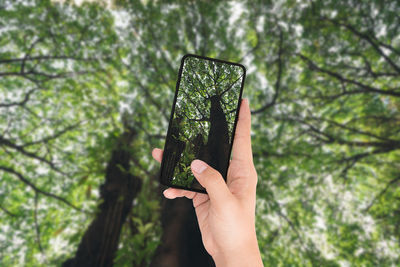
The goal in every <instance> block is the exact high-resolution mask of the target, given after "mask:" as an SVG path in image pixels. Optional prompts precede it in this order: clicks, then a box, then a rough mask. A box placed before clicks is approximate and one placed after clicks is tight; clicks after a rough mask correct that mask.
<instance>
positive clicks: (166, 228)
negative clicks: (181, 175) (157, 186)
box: [150, 198, 215, 267]
mask: <svg viewBox="0 0 400 267" xmlns="http://www.w3.org/2000/svg"><path fill="white" fill-rule="evenodd" d="M162 201H163V202H162V215H161V225H162V228H163V235H162V238H161V244H160V245H159V247H158V248H157V250H156V252H155V255H154V258H153V261H152V263H151V265H150V266H151V267H187V266H191V267H197V266H198V267H208V266H210V267H211V266H215V264H214V261H213V259H212V258H211V256H210V255H209V254H208V253H207V251H206V250H205V248H204V246H203V242H202V240H201V233H200V229H199V226H198V222H197V218H196V213H195V211H194V208H193V203H192V201H191V200H190V199H186V198H178V199H173V200H169V199H165V198H163V200H162Z"/></svg>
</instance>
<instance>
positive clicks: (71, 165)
mask: <svg viewBox="0 0 400 267" xmlns="http://www.w3.org/2000/svg"><path fill="white" fill-rule="evenodd" d="M398 14H400V5H399V3H398V2H397V1H378V0H374V1H368V2H365V1H364V2H363V1H353V0H350V1H346V2H344V1H311V2H299V1H293V0H285V1H278V2H275V1H228V2H225V1H213V3H212V4H210V3H209V2H208V1H168V3H166V2H165V3H164V2H162V1H139V0H117V1H110V4H107V3H105V2H102V1H97V2H96V1H88V2H86V1H83V3H82V4H79V5H78V4H74V2H73V1H50V0H46V1H39V0H18V1H8V0H5V1H1V2H0V265H1V266H41V265H50V266H61V265H63V266H69V265H67V264H69V263H70V262H71V260H75V262H78V260H79V257H78V255H81V254H79V253H85V250H84V248H85V247H84V243H85V242H86V241H87V242H89V243H90V242H95V241H96V239H95V238H99V239H101V238H102V237H103V236H104V237H106V236H107V235H106V234H105V233H104V232H101V231H100V232H98V233H97V232H90V231H91V230H90V229H103V230H104V231H106V230H107V229H114V230H113V234H112V235H111V234H110V235H109V236H107V238H112V240H113V244H117V245H116V246H115V247H113V248H111V246H110V247H101V248H99V249H103V251H104V252H108V253H109V254H107V255H109V257H111V259H112V258H113V259H114V260H113V264H114V266H149V265H150V264H152V266H157V262H170V263H174V264H175V265H174V266H185V263H186V262H188V261H190V260H193V261H195V260H196V261H197V262H199V264H200V262H201V264H203V265H201V266H206V263H207V264H209V266H212V262H210V261H209V259H208V258H207V257H206V255H205V254H204V251H203V250H204V249H203V250H201V249H202V248H201V244H200V245H199V242H197V241H198V240H199V239H198V238H199V233H198V229H196V228H195V227H194V226H193V225H195V223H196V221H195V219H194V217H193V213H192V210H191V209H192V207H191V206H190V205H188V203H187V202H184V201H183V200H177V201H175V202H166V201H165V200H163V199H162V198H161V194H160V188H161V187H160V185H159V181H158V178H159V171H160V166H159V165H158V164H156V162H155V161H154V160H152V159H151V153H150V152H151V149H152V148H154V147H160V148H163V146H164V142H165V137H166V132H167V127H168V122H169V117H170V111H171V106H172V103H173V98H174V92H175V84H176V81H177V77H178V69H179V65H180V60H181V58H182V56H183V55H184V54H187V53H192V54H198V55H203V56H208V57H215V58H220V59H223V60H228V61H232V62H240V63H242V64H243V65H245V66H246V68H247V75H246V82H245V87H244V91H243V97H247V98H249V102H250V107H251V109H252V147H253V154H254V163H255V166H256V169H257V173H258V177H259V180H258V186H257V213H256V229H257V236H258V241H259V245H260V250H261V253H262V258H263V261H264V264H265V265H277V266H313V265H323V266H377V265H379V266H395V265H399V264H400V257H399V255H400V223H399V221H400V187H399V184H400V153H399V149H400V112H399V109H400V100H399V99H400V98H399V97H400V63H399V62H400V28H399V27H398V25H400V16H399V15H398ZM219 77H223V75H222V76H219ZM229 82H231V81H229ZM216 93H217V92H216ZM190 99H192V98H190ZM192 100H193V101H200V100H199V99H198V98H193V99H192ZM189 102H190V101H189ZM189 102H188V103H187V105H184V106H183V108H185V109H187V110H188V111H189V113H191V114H192V115H193V117H190V119H196V120H201V119H204V117H203V116H206V114H197V110H196V106H198V105H211V103H208V102H204V101H203V102H201V103H200V102H199V103H198V102H195V103H189ZM226 104H227V105H228V103H226ZM225 108H227V109H228V110H230V107H225ZM229 114H233V113H229ZM197 123H198V124H201V123H206V122H201V121H199V122H197ZM188 133H189V132H188ZM190 134H193V135H195V134H197V132H196V130H194V131H191V132H190ZM204 140H205V139H204ZM118 177H119V178H120V177H126V180H127V181H130V184H129V186H132V188H134V189H132V190H131V191H132V192H135V194H131V195H129V196H128V195H126V194H125V193H126V191H124V190H123V188H124V186H125V187H126V185H124V184H123V183H120V180H118ZM139 181H140V182H139ZM129 188H130V187H129ZM124 192H125V193H124ZM110 201H111V202H112V204H110V207H119V206H115V205H117V204H118V203H119V202H118V201H126V203H125V202H124V203H125V204H124V205H123V207H122V206H121V211H118V212H117V208H113V209H110V210H116V211H115V213H108V209H107V207H108V206H107V205H108V204H104V203H111V202H110ZM189 204H190V203H189ZM166 207H168V208H166ZM168 210H169V211H171V212H170V213H168ZM183 214H185V216H183ZM99 216H105V217H104V218H106V219H107V220H106V221H107V222H108V221H109V222H110V224H101V223H99V220H100V219H99V218H103V217H99ZM113 216H114V217H113ZM174 216H175V217H174ZM113 218H114V219H115V218H118V220H119V221H118V223H115V225H114V222H116V220H112V219H113ZM177 222H179V223H178V224H174V223H177ZM189 222H190V223H189ZM185 225H189V226H188V227H186V226H185ZM184 226H185V227H186V228H185V230H183V227H184ZM191 227H192V228H191ZM180 232H184V233H185V234H183V235H182V234H181V233H180ZM93 233H94V234H93ZM110 233H111V232H110ZM186 233H194V234H195V235H196V236H197V237H196V238H197V239H193V240H197V241H196V242H197V243H196V242H193V243H191V244H190V245H187V246H184V244H188V241H187V240H190V238H187V239H185V238H186V236H189V235H190V234H186ZM110 236H111V237H110ZM178 236H179V238H178ZM175 239H176V240H180V241H179V242H181V243H182V244H181V245H176V244H175V243H173V242H172V240H175ZM83 240H85V242H83ZM185 240H186V241H185ZM179 242H177V243H179ZM185 242H186V243H185ZM175 245H176V247H175ZM165 247H169V248H171V251H172V252H171V253H170V254H169V255H167V254H168V253H165V250H164V248H165ZM174 249H176V250H174ZM196 249H197V251H199V252H198V253H196ZM179 251H181V252H180V253H179ZM193 251H195V252H193ZM175 253H176V255H177V256H176V258H174V256H171V255H175ZM82 255H83V254H82ZM163 257H164V258H163ZM184 257H187V259H183V258H184ZM88 258H89V257H88ZM161 259H162V260H161ZM97 260H101V261H100V262H102V263H104V265H103V266H109V264H110V263H107V264H108V265H107V264H106V263H105V262H107V261H106V260H104V259H97ZM202 260H203V261H202ZM178 262H179V263H178ZM172 265H173V264H172ZM186 266H187V265H186ZM192 266H195V265H192Z"/></svg>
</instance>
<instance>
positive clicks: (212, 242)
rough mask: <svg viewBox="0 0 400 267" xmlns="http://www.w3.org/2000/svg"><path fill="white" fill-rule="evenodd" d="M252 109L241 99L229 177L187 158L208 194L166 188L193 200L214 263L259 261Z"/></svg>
mask: <svg viewBox="0 0 400 267" xmlns="http://www.w3.org/2000/svg"><path fill="white" fill-rule="evenodd" d="M250 131H251V113H250V108H249V102H248V100H247V99H243V100H242V102H241V106H240V112H239V119H238V123H237V127H236V131H235V137H234V141H233V147H232V160H231V161H230V163H229V168H228V174H227V182H226V183H225V181H224V179H223V178H222V176H221V174H220V173H219V172H218V171H217V170H215V169H213V168H212V167H211V166H209V165H207V164H206V163H205V162H203V161H201V160H198V159H196V160H194V161H193V162H192V163H191V170H192V172H193V175H194V176H195V178H196V179H197V180H198V181H199V183H200V184H201V185H202V186H203V187H204V188H205V189H206V191H207V194H202V193H196V192H191V191H187V190H182V189H176V188H168V189H166V190H165V191H164V196H165V197H166V198H169V199H174V198H177V197H186V198H189V199H192V200H193V206H194V208H195V210H196V215H197V219H198V222H199V227H200V231H201V236H202V240H203V244H204V247H205V249H206V250H207V252H208V253H209V254H210V255H211V256H212V258H213V259H214V262H215V264H216V266H217V267H236V266H240V267H245V266H249V267H250V266H251V267H258V266H263V263H262V260H261V256H260V251H259V247H258V243H257V236H256V230H255V206H256V186H257V172H256V169H255V167H254V164H253V155H252V149H251V137H250ZM162 153H163V150H161V149H158V148H155V149H153V151H152V155H153V158H154V159H155V160H157V161H158V162H161V159H162Z"/></svg>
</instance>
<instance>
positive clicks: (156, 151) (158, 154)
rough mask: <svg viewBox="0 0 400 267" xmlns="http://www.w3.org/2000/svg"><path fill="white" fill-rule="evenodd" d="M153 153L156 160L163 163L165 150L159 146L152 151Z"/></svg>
mask: <svg viewBox="0 0 400 267" xmlns="http://www.w3.org/2000/svg"><path fill="white" fill-rule="evenodd" d="M151 155H152V156H153V158H154V159H155V160H157V161H158V162H160V163H161V160H162V156H163V150H162V149H159V148H154V149H153V151H151Z"/></svg>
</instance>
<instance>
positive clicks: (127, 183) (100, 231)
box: [62, 130, 141, 267]
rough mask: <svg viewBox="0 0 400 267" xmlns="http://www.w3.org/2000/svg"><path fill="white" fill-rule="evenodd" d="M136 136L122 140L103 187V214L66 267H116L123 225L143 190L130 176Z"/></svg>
mask: <svg viewBox="0 0 400 267" xmlns="http://www.w3.org/2000/svg"><path fill="white" fill-rule="evenodd" d="M135 136H136V133H135V132H134V131H133V130H126V131H125V132H124V133H123V134H122V135H121V136H120V137H119V140H118V141H117V145H116V148H115V149H114V150H113V152H112V155H111V159H110V161H109V162H108V165H107V169H106V177H105V178H106V179H105V182H104V184H103V185H101V187H100V195H101V199H102V203H101V204H100V205H99V207H98V209H99V211H98V213H97V215H96V217H95V218H94V220H93V221H92V223H91V224H90V225H89V227H88V229H87V230H86V232H85V234H84V235H83V237H82V240H81V242H80V244H79V247H78V250H77V252H76V254H75V257H74V258H72V259H68V260H67V261H65V262H64V263H63V265H62V266H63V267H70V266H82V267H91V266H93V267H94V266H96V267H97V266H112V265H113V260H114V257H115V253H116V251H117V249H118V240H119V236H120V232H121V228H122V225H123V223H124V222H125V219H126V217H127V215H128V213H129V211H130V210H131V209H132V203H133V199H134V198H135V197H136V195H137V194H138V193H139V191H140V189H141V179H140V178H138V177H135V176H133V175H132V174H130V173H129V172H128V170H129V168H130V159H131V153H130V152H129V150H128V149H127V148H128V147H129V146H130V144H131V143H132V141H133V139H134V137H135Z"/></svg>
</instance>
